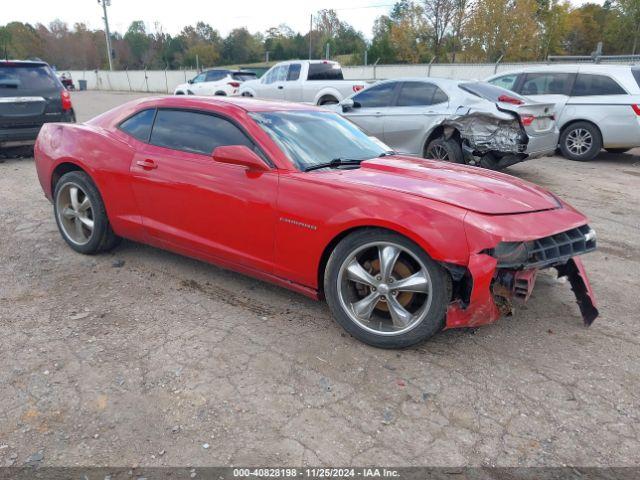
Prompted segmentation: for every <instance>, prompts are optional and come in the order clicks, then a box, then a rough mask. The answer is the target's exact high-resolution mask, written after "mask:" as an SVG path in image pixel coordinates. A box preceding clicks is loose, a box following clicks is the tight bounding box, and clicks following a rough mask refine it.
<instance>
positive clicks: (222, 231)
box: [131, 109, 278, 272]
mask: <svg viewBox="0 0 640 480" xmlns="http://www.w3.org/2000/svg"><path fill="white" fill-rule="evenodd" d="M220 145H247V146H250V147H252V148H253V146H254V145H253V143H252V142H251V140H250V139H249V138H248V137H247V136H246V135H245V134H244V133H243V132H242V131H241V130H240V129H239V128H238V127H237V126H235V125H234V124H233V123H232V122H230V121H229V120H227V119H225V118H222V117H220V116H217V115H210V114H205V113H200V112H194V111H185V110H170V109H167V110H158V113H157V115H156V119H155V122H154V126H153V131H152V134H151V138H150V143H149V144H146V145H145V146H144V147H142V148H141V149H140V150H139V151H138V152H137V153H136V155H135V157H134V159H133V162H132V164H131V177H132V186H133V190H134V194H135V197H136V200H137V202H138V205H139V208H140V211H141V215H142V223H143V225H144V227H145V229H146V231H147V234H148V235H149V237H150V240H151V242H152V243H155V244H157V245H159V246H165V247H167V248H170V249H173V250H178V251H181V252H185V253H188V254H192V255H194V256H200V257H202V256H204V257H214V258H213V259H214V260H215V259H220V260H222V261H223V262H224V261H227V262H232V263H237V264H241V265H244V266H247V267H250V268H255V269H259V270H262V271H266V272H271V271H272V263H273V242H274V225H275V221H276V216H275V207H276V205H275V204H276V197H277V188H278V174H277V171H276V170H275V169H274V170H268V171H265V172H255V171H252V170H248V169H247V168H245V167H242V166H239V165H230V164H223V163H218V162H216V161H214V160H213V158H212V156H211V152H212V151H213V149H214V148H215V147H217V146H220Z"/></svg>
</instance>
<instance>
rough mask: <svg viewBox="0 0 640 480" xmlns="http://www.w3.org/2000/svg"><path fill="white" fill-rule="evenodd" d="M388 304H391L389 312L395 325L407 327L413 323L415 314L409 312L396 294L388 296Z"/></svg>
mask: <svg viewBox="0 0 640 480" xmlns="http://www.w3.org/2000/svg"><path fill="white" fill-rule="evenodd" d="M387 305H388V306H389V313H390V314H391V319H392V320H393V325H394V326H395V327H397V328H405V327H407V326H408V325H409V324H410V323H411V320H412V318H413V315H411V314H410V313H409V312H407V311H406V310H405V308H404V307H403V306H402V305H400V302H398V300H396V298H395V297H394V296H392V295H389V296H388V297H387Z"/></svg>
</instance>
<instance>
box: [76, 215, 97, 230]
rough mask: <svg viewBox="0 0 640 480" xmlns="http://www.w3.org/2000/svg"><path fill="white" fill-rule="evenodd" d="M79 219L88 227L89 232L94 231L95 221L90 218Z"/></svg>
mask: <svg viewBox="0 0 640 480" xmlns="http://www.w3.org/2000/svg"><path fill="white" fill-rule="evenodd" d="M78 219H79V220H80V222H82V223H83V224H84V226H85V227H87V228H88V229H89V230H93V220H91V219H90V218H89V217H81V216H80V217H78Z"/></svg>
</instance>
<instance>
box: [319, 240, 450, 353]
mask: <svg viewBox="0 0 640 480" xmlns="http://www.w3.org/2000/svg"><path fill="white" fill-rule="evenodd" d="M396 252H399V253H397V254H396ZM354 262H355V263H354ZM385 265H386V267H385ZM385 272H386V274H385ZM359 275H361V276H359ZM387 275H388V276H387ZM383 277H384V278H383ZM409 278H411V281H410V283H408V282H407V279H409ZM450 291H451V290H450V277H449V275H448V273H447V272H446V271H445V269H444V268H443V267H442V266H440V265H439V264H437V263H436V262H434V261H433V260H432V259H431V258H430V257H429V256H428V255H427V254H426V253H425V252H424V250H422V249H421V248H420V247H419V246H418V245H416V244H415V243H414V242H412V241H411V240H409V239H408V238H406V237H403V236H402V235H399V234H397V233H394V232H390V231H388V230H382V229H363V230H359V231H356V232H354V233H352V234H351V235H348V236H347V237H345V238H344V239H343V240H341V241H340V243H338V245H337V246H336V248H335V249H334V250H333V252H332V253H331V256H330V257H329V261H328V263H327V268H326V270H325V276H324V292H325V297H326V299H327V303H328V305H329V308H330V310H331V312H332V314H333V316H334V318H335V320H336V321H337V322H338V323H339V324H340V325H341V326H342V328H344V329H345V330H346V331H347V332H348V333H350V334H351V335H353V336H354V337H355V338H357V339H358V340H360V341H361V342H364V343H366V344H368V345H371V346H374V347H380V348H404V347H408V346H411V345H414V344H416V343H418V342H421V341H423V340H426V339H427V338H429V337H431V336H433V335H434V334H435V333H437V332H439V331H440V330H442V328H443V327H444V324H445V313H446V310H447V305H448V303H449V297H450Z"/></svg>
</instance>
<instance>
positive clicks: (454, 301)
mask: <svg viewBox="0 0 640 480" xmlns="http://www.w3.org/2000/svg"><path fill="white" fill-rule="evenodd" d="M35 158H36V166H37V170H38V177H39V179H40V183H41V185H42V188H43V189H44V193H45V195H46V196H47V198H48V199H49V200H51V201H52V202H53V206H54V214H55V219H56V222H57V224H58V227H59V229H60V232H61V234H62V237H63V238H64V239H65V241H66V242H67V243H68V244H69V246H71V248H73V249H74V250H76V251H78V252H80V253H85V254H93V253H97V252H101V251H105V250H108V249H110V248H112V247H114V246H115V245H116V243H117V242H118V239H119V238H121V237H125V238H128V239H132V240H135V241H139V242H143V243H148V244H151V245H154V246H157V247H160V248H165V249H167V250H172V251H175V252H179V253H182V254H184V255H188V256H191V257H196V258H199V259H202V260H206V261H209V262H212V263H216V264H219V265H221V266H224V267H227V268H230V269H233V270H237V271H240V272H243V273H246V274H249V275H253V276H255V277H258V278H261V279H264V280H268V281H270V282H274V283H276V284H278V285H281V286H283V287H286V288H290V289H292V290H295V291H297V292H300V293H302V294H304V295H307V296H309V297H312V298H314V299H321V298H326V300H327V303H328V304H329V307H330V309H331V311H332V313H333V315H334V317H335V319H336V320H337V321H338V322H339V323H340V325H342V327H344V329H345V330H347V331H348V332H349V333H350V334H352V335H353V336H355V337H356V338H358V339H360V340H362V341H363V342H366V343H368V344H371V345H375V346H378V347H388V348H394V347H404V346H408V345H411V344H414V343H416V342H419V341H421V340H424V339H426V338H428V337H430V336H432V335H433V334H435V333H436V332H438V331H439V330H441V329H443V328H455V327H475V326H479V325H484V324H488V323H491V322H494V321H496V320H497V319H498V318H499V317H500V316H501V315H502V314H505V313H509V312H510V310H511V308H512V302H514V301H526V300H527V299H528V297H529V295H530V294H531V291H532V289H533V285H534V282H535V278H536V273H537V272H538V270H540V269H543V268H549V267H554V268H556V269H557V271H558V274H559V275H560V276H566V277H568V279H569V283H570V285H571V287H572V289H573V291H574V293H575V296H576V298H577V301H578V306H579V308H580V311H581V314H582V317H583V319H584V322H585V324H587V325H589V324H591V322H593V320H594V319H595V318H596V317H597V315H598V311H597V309H596V307H595V301H594V297H593V294H592V291H591V287H590V285H589V282H588V280H587V277H586V275H585V272H584V269H583V266H582V263H581V262H580V260H579V258H577V255H580V254H583V253H585V252H589V251H592V250H594V249H595V247H596V238H595V233H594V231H593V230H592V229H591V228H590V227H589V226H588V225H587V219H586V218H585V217H584V216H583V215H582V214H580V213H579V212H577V211H576V210H574V209H573V208H572V207H570V206H569V205H567V204H566V203H564V202H563V201H562V200H560V199H558V198H557V197H555V196H554V195H552V194H551V193H549V192H547V191H545V190H543V189H542V188H539V187H537V186H535V185H532V184H530V183H527V182H524V181H522V180H519V179H517V178H514V177H511V176H508V175H504V174H500V173H496V172H490V171H487V170H481V169H478V168H474V167H466V166H461V165H455V164H450V163H444V162H435V161H429V160H423V159H419V158H414V157H407V156H402V155H399V154H396V153H394V152H391V151H389V149H388V147H386V146H385V145H384V144H382V143H381V142H379V141H378V140H375V139H373V138H370V137H368V136H367V135H366V134H365V133H363V132H362V131H361V130H359V129H358V128H357V127H355V126H354V125H353V124H351V123H350V122H349V121H347V120H345V119H343V118H342V117H340V116H339V115H337V114H335V113H331V112H328V111H325V110H322V109H320V108H315V107H310V106H304V105H296V104H291V103H272V102H263V101H258V100H252V99H243V98H239V99H218V98H216V99H212V98H199V97H167V98H146V99H142V100H138V101H134V102H130V103H127V104H125V105H122V106H120V107H118V108H115V109H113V110H111V111H109V112H107V113H104V114H102V115H100V116H98V117H96V118H94V119H93V120H91V121H89V122H87V123H84V124H45V126H44V127H43V128H42V131H41V132H40V135H39V137H38V140H37V143H36V147H35Z"/></svg>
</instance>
